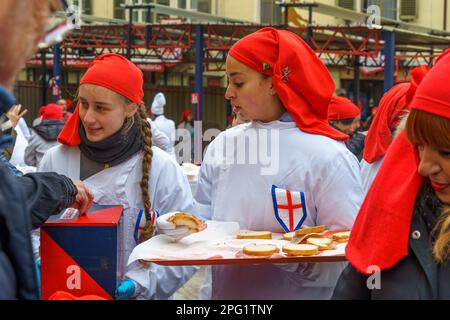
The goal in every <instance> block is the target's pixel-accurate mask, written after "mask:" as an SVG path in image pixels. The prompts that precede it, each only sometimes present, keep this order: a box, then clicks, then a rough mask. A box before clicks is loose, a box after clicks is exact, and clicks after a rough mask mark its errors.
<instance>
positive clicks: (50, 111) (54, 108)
mask: <svg viewBox="0 0 450 320" xmlns="http://www.w3.org/2000/svg"><path fill="white" fill-rule="evenodd" d="M62 113H63V111H62V108H61V107H60V106H58V105H57V104H55V103H49V104H48V105H46V106H45V107H44V108H42V121H45V120H62V118H63V114H62Z"/></svg>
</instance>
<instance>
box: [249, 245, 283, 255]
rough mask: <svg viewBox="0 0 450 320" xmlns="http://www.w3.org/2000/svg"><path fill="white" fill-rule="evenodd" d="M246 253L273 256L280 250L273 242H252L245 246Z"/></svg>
mask: <svg viewBox="0 0 450 320" xmlns="http://www.w3.org/2000/svg"><path fill="white" fill-rule="evenodd" d="M243 251H244V253H245V254H248V255H250V256H264V257H266V256H271V255H272V254H274V253H277V252H279V251H280V250H279V249H278V247H277V246H276V245H273V244H256V243H252V244H249V245H246V246H244V250H243Z"/></svg>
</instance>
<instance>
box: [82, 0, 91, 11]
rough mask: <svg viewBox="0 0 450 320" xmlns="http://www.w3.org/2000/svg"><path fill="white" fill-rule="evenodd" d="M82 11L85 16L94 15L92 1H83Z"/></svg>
mask: <svg viewBox="0 0 450 320" xmlns="http://www.w3.org/2000/svg"><path fill="white" fill-rule="evenodd" d="M82 9H83V13H84V14H89V15H92V0H83V2H82Z"/></svg>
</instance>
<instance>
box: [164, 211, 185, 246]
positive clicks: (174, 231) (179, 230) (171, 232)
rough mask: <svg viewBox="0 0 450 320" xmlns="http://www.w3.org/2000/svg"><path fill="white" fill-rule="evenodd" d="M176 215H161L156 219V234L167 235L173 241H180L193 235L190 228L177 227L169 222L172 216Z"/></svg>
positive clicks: (172, 213)
mask: <svg viewBox="0 0 450 320" xmlns="http://www.w3.org/2000/svg"><path fill="white" fill-rule="evenodd" d="M174 214H176V212H171V213H167V214H163V215H161V216H160V217H159V218H158V219H156V232H157V233H158V234H165V235H166V236H169V237H170V238H172V239H173V241H178V240H180V239H182V238H184V237H186V236H188V235H190V234H191V233H192V230H191V229H189V228H188V227H185V226H182V227H176V226H175V224H173V223H172V222H169V221H167V220H168V219H169V218H170V217H171V216H173V215H174Z"/></svg>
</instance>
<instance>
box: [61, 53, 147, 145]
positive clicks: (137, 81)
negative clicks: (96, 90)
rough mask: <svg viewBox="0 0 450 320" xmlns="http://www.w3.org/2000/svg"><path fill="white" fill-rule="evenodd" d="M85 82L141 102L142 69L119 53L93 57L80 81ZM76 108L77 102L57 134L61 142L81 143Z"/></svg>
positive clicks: (78, 117) (67, 143)
mask: <svg viewBox="0 0 450 320" xmlns="http://www.w3.org/2000/svg"><path fill="white" fill-rule="evenodd" d="M85 83H89V84H95V85H98V86H102V87H105V88H108V89H111V90H113V91H115V92H117V93H118V94H120V95H122V96H124V97H126V98H128V99H129V100H130V101H132V102H135V103H137V104H142V103H143V102H142V98H143V97H144V92H143V89H142V88H143V84H144V78H143V74H142V71H141V70H140V69H139V68H138V67H137V66H136V65H135V64H134V63H132V62H131V61H129V60H127V59H126V58H125V57H123V56H121V55H118V54H115V53H105V54H102V55H100V56H98V57H97V58H95V60H94V61H93V62H92V64H91V65H90V66H89V68H88V70H87V71H86V73H85V74H84V76H83V78H82V79H81V81H80V85H81V84H85ZM78 108H79V103H78V104H77V107H76V108H75V111H74V113H73V115H72V116H71V117H70V119H69V120H68V121H67V122H66V125H65V126H64V128H63V130H62V131H61V133H60V134H59V136H58V141H59V142H60V143H62V144H65V145H69V146H77V145H79V144H80V143H81V139H80V136H79V134H78V127H79V125H80V116H79V114H78Z"/></svg>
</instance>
